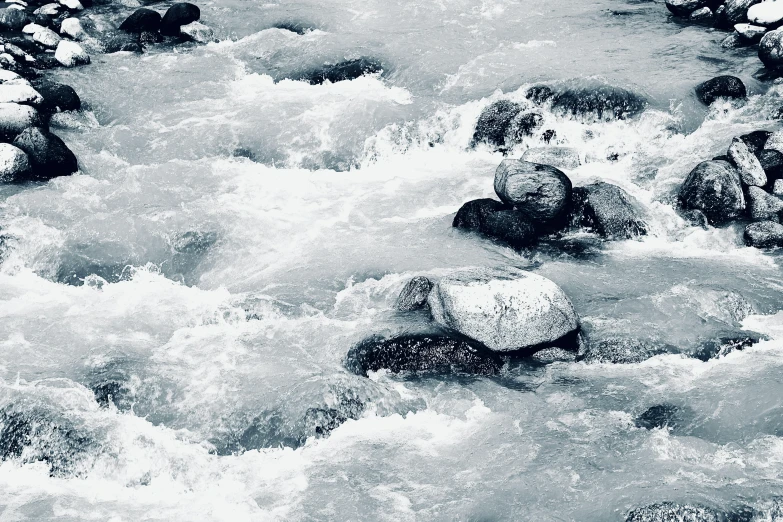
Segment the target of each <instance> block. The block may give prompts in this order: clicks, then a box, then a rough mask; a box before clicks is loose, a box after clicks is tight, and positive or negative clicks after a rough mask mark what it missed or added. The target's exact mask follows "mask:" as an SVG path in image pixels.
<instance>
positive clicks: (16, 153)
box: [0, 143, 30, 183]
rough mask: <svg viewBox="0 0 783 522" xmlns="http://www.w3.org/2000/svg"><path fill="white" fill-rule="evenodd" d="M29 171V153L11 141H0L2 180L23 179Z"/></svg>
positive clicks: (0, 174)
mask: <svg viewBox="0 0 783 522" xmlns="http://www.w3.org/2000/svg"><path fill="white" fill-rule="evenodd" d="M29 172H30V161H29V159H28V158H27V154H25V153H24V151H23V150H21V149H19V148H17V147H14V146H13V145H11V144H9V143H0V182H6V183H7V182H9V181H22V180H23V179H24V177H25V176H26V175H27V174H28V173H29Z"/></svg>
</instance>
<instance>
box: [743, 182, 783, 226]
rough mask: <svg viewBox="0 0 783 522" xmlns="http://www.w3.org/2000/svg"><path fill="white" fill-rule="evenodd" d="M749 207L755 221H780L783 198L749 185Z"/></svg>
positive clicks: (751, 216)
mask: <svg viewBox="0 0 783 522" xmlns="http://www.w3.org/2000/svg"><path fill="white" fill-rule="evenodd" d="M748 209H749V210H750V218H751V219H752V220H753V221H775V222H779V221H780V216H781V211H783V199H780V198H779V197H777V196H774V195H772V194H770V193H769V192H767V191H766V190H764V189H762V188H759V187H748Z"/></svg>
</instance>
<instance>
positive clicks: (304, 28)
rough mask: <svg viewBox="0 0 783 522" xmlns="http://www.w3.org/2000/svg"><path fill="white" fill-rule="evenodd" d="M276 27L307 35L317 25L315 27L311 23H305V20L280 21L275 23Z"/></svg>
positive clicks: (274, 26)
mask: <svg viewBox="0 0 783 522" xmlns="http://www.w3.org/2000/svg"><path fill="white" fill-rule="evenodd" d="M272 27H273V28H275V29H282V30H284V31H291V32H292V33H296V34H298V35H305V34H307V33H309V32H311V31H313V30H315V27H313V26H312V25H310V24H307V23H304V22H290V21H289V22H278V23H276V24H275V25H273V26H272Z"/></svg>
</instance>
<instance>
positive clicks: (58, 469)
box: [0, 405, 93, 477]
mask: <svg viewBox="0 0 783 522" xmlns="http://www.w3.org/2000/svg"><path fill="white" fill-rule="evenodd" d="M92 446H93V441H92V440H91V439H90V437H89V436H87V435H86V434H84V433H82V432H81V431H80V430H79V429H77V428H76V426H74V425H73V423H71V422H70V421H68V420H67V419H65V418H63V417H62V416H60V415H57V414H55V413H54V412H51V411H48V409H46V408H43V407H39V406H33V407H29V408H27V407H17V406H13V405H9V406H6V407H5V408H3V409H2V410H0V459H2V460H9V459H22V460H23V461H24V462H26V463H27V462H45V463H46V464H47V465H48V466H49V473H50V475H52V476H56V477H63V476H67V475H71V474H74V473H75V474H79V466H78V464H79V463H80V461H81V459H82V457H83V456H84V454H85V453H86V452H87V451H88V450H89V449H90V448H91V447H92Z"/></svg>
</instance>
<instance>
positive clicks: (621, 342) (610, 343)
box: [576, 338, 671, 364]
mask: <svg viewBox="0 0 783 522" xmlns="http://www.w3.org/2000/svg"><path fill="white" fill-rule="evenodd" d="M669 351H671V349H670V348H669V347H666V346H663V345H661V344H659V343H654V342H652V341H647V340H641V339H625V338H618V339H604V340H600V341H596V342H589V343H585V344H584V346H583V348H582V349H580V350H579V353H578V355H577V358H576V360H577V361H584V362H586V363H612V364H635V363H640V362H642V361H646V360H647V359H649V358H651V357H655V356H656V355H660V354H663V353H669Z"/></svg>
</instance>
